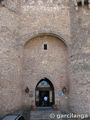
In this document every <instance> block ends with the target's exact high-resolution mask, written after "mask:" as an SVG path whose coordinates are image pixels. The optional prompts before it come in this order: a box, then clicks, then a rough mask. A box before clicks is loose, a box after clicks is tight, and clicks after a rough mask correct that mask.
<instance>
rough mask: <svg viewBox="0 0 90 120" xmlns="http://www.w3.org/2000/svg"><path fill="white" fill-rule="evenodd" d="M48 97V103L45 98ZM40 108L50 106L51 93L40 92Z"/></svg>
mask: <svg viewBox="0 0 90 120" xmlns="http://www.w3.org/2000/svg"><path fill="white" fill-rule="evenodd" d="M45 96H46V97H47V101H45V100H44V97H45ZM39 106H49V91H39Z"/></svg>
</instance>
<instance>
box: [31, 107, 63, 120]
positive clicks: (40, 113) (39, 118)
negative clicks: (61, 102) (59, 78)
mask: <svg viewBox="0 0 90 120" xmlns="http://www.w3.org/2000/svg"><path fill="white" fill-rule="evenodd" d="M57 114H60V111H58V110H53V109H52V108H51V107H39V108H37V110H36V111H33V110H31V111H30V120H57V118H56V116H57ZM59 120H62V119H59Z"/></svg>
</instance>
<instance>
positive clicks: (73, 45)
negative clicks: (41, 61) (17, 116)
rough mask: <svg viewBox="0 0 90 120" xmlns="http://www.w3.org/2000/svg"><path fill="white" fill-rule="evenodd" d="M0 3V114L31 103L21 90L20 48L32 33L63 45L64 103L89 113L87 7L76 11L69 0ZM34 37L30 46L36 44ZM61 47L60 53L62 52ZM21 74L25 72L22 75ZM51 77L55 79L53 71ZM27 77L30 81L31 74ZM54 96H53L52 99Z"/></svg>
mask: <svg viewBox="0 0 90 120" xmlns="http://www.w3.org/2000/svg"><path fill="white" fill-rule="evenodd" d="M3 5H4V6H0V114H1V115H3V114H6V113H10V112H11V111H13V112H14V111H17V110H22V109H23V108H26V107H27V106H28V105H30V104H32V103H31V100H30V99H31V98H29V97H28V95H26V94H25V87H26V86H28V85H27V84H28V82H25V81H28V79H29V78H27V77H29V76H28V75H29V72H28V70H27V71H25V69H24V68H23V63H24V64H25V60H27V59H25V58H26V56H25V57H24V52H23V49H24V45H25V44H26V42H27V41H28V40H30V39H31V40H33V41H34V37H35V36H37V35H39V36H40V35H41V34H42V35H43V36H45V35H47V34H49V35H50V36H51V37H53V38H52V39H54V40H55V39H56V38H55V37H56V36H57V39H60V41H62V43H63V42H64V43H65V45H66V46H67V52H68V53H67V61H68V69H65V70H67V76H68V77H67V78H68V81H69V85H68V89H69V93H68V100H67V105H68V107H69V110H71V111H72V112H76V113H82V112H84V113H85V112H86V113H88V114H90V112H89V111H90V102H89V101H90V95H89V93H90V86H89V83H90V81H89V79H90V60H89V57H90V29H89V28H90V21H89V19H90V13H89V12H90V10H89V9H87V8H86V7H85V8H80V9H79V10H78V11H76V10H75V7H74V3H73V1H69V0H66V1H63V0H61V1H58V0H57V1H53V0H47V1H45V2H43V0H38V1H35V0H32V1H30V0H28V1H25V0H20V1H19V2H17V1H16V2H12V1H11V2H10V0H9V2H8V0H7V2H5V1H4V2H3ZM37 39H38V37H37V38H36V39H35V40H37ZM43 39H44V38H43ZM49 39H50V40H51V38H49V37H48V40H49ZM57 39H56V41H58V40H57ZM48 40H47V41H48ZM37 41H38V40H37ZM37 41H36V44H34V46H33V48H35V47H36V46H37V45H38V44H39V42H37ZM57 43H58V42H57ZM57 43H56V44H57ZM50 48H51V50H52V47H50ZM56 49H57V48H56ZM62 51H63V50H61V51H60V52H61V54H65V53H63V52H62ZM56 53H57V51H56ZM65 56H66V55H65ZM26 63H27V62H26ZM32 64H33V63H32ZM59 64H60V63H59ZM25 65H28V64H25ZM28 69H29V68H28ZM57 72H58V71H57ZM33 73H34V71H33ZM33 73H32V74H33ZM24 74H28V75H27V77H26V78H25V79H24V77H25V76H24ZM50 74H51V73H50ZM64 75H65V74H64ZM37 77H38V76H37ZM53 77H55V79H56V77H57V75H54V76H53ZM26 79H27V80H26ZM39 79H41V78H40V77H38V78H37V82H38V80H39ZM30 80H31V81H30V83H31V82H32V80H33V78H32V79H30ZM30 83H29V84H30ZM35 83H36V82H35ZM65 83H66V82H65ZM29 87H30V86H29ZM30 89H34V88H33V87H30ZM58 90H59V89H58ZM58 90H57V89H56V91H58ZM33 95H34V93H33ZM56 95H57V92H56ZM25 98H26V100H23V99H25ZM33 99H34V97H33ZM58 99H59V98H58V97H56V99H55V100H56V103H57V101H58ZM61 99H62V98H61ZM29 101H30V104H28V103H27V102H29ZM67 105H66V106H67ZM66 106H64V107H66ZM64 107H63V108H64Z"/></svg>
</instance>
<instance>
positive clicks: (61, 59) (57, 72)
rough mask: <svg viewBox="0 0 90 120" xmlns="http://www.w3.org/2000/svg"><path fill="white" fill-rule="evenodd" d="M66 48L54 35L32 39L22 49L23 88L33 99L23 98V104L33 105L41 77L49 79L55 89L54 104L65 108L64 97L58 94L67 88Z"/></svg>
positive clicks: (65, 101) (42, 35)
mask: <svg viewBox="0 0 90 120" xmlns="http://www.w3.org/2000/svg"><path fill="white" fill-rule="evenodd" d="M67 56H68V55H67V46H66V45H65V43H64V42H63V41H62V40H61V39H59V38H58V37H56V36H55V35H54V36H53V35H46V34H45V35H44V34H41V35H39V36H36V37H33V38H32V39H30V40H28V41H27V42H26V43H25V45H24V48H23V80H24V87H25V86H28V88H29V89H30V91H33V97H32V98H29V97H26V96H24V97H25V98H24V104H25V105H27V106H28V105H30V104H32V103H34V104H35V87H36V85H37V83H38V82H39V80H40V79H42V78H43V77H46V78H49V79H50V80H51V82H52V83H53V85H54V88H55V103H56V104H59V105H60V106H64V107H65V109H66V107H67V99H66V98H65V96H62V97H60V96H59V95H58V93H59V92H60V91H62V88H63V87H66V88H68V84H69V83H68V73H67V68H68V67H67V65H68V64H67Z"/></svg>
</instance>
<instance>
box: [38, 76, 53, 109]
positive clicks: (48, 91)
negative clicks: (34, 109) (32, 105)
mask: <svg viewBox="0 0 90 120" xmlns="http://www.w3.org/2000/svg"><path fill="white" fill-rule="evenodd" d="M53 104H54V87H53V85H52V83H51V82H50V81H49V80H48V79H47V78H44V79H42V80H40V82H39V83H38V84H37V86H36V106H40V107H47V106H52V105H53Z"/></svg>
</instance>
